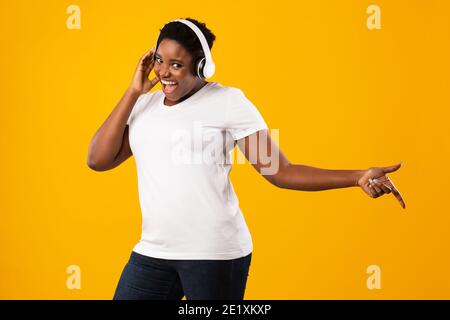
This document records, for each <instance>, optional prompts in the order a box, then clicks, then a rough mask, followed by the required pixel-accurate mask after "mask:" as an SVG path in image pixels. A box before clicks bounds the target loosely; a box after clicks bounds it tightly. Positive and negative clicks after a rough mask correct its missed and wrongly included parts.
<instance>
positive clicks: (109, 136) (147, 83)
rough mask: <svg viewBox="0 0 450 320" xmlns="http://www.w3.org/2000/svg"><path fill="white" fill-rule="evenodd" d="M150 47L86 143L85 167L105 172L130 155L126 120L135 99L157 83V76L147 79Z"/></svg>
mask: <svg viewBox="0 0 450 320" xmlns="http://www.w3.org/2000/svg"><path fill="white" fill-rule="evenodd" d="M153 50H154V49H153V48H152V49H150V50H149V51H148V52H147V53H146V54H144V56H143V57H142V58H141V59H140V60H139V63H138V65H137V67H136V70H135V72H134V75H133V80H132V81H131V84H130V86H129V88H128V89H127V90H126V91H125V93H124V95H123V96H122V98H121V99H120V101H119V103H118V104H117V105H116V107H115V108H114V109H113V111H112V112H111V114H110V115H109V116H108V118H107V119H106V120H105V122H104V123H103V124H102V126H101V127H100V128H99V129H98V130H97V132H96V133H95V134H94V137H93V138H92V140H91V142H90V144H89V150H88V157H87V160H86V163H87V165H88V166H89V168H91V169H92V170H95V171H105V170H109V169H112V168H114V167H116V166H118V165H119V164H120V163H122V162H123V161H125V160H126V159H128V158H129V157H130V156H131V154H132V153H131V149H130V146H129V141H128V130H126V129H127V120H128V117H129V116H130V114H131V110H132V109H133V107H134V105H135V104H136V101H137V99H138V98H139V96H140V95H141V94H143V93H146V92H148V91H149V90H150V89H151V88H153V87H154V86H155V85H156V83H158V81H159V79H158V78H156V77H155V78H153V79H152V80H149V79H148V75H149V74H150V71H151V70H152V68H153V64H154V62H153V59H152V54H153Z"/></svg>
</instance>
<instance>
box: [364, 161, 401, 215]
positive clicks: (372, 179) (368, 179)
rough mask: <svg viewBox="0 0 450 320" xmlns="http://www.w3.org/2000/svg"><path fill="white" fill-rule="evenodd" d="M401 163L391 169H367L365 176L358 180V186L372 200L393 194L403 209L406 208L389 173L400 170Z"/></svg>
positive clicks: (390, 167)
mask: <svg viewBox="0 0 450 320" xmlns="http://www.w3.org/2000/svg"><path fill="white" fill-rule="evenodd" d="M400 167H401V163H399V164H396V165H394V166H389V167H372V168H369V169H367V170H366V171H365V172H364V174H363V176H362V177H361V178H360V179H359V180H358V185H359V186H360V187H361V188H362V189H363V191H364V192H365V193H367V194H368V195H369V196H370V197H372V198H378V197H380V196H382V195H383V194H385V193H387V194H389V193H391V192H392V194H393V195H394V196H395V197H396V198H397V200H398V201H399V202H400V205H401V206H402V207H403V209H405V208H406V205H405V202H404V201H403V198H402V196H401V194H400V192H398V190H397V188H396V187H395V186H394V184H393V183H392V181H391V179H389V177H388V176H387V175H386V174H387V173H390V172H394V171H397V170H398V169H400Z"/></svg>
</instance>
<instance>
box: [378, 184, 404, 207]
mask: <svg viewBox="0 0 450 320" xmlns="http://www.w3.org/2000/svg"><path fill="white" fill-rule="evenodd" d="M383 184H384V185H385V186H387V187H389V188H390V189H391V190H392V194H393V195H394V196H395V197H396V198H397V200H398V202H400V205H401V206H402V208H403V209H405V208H406V204H405V201H403V198H402V195H401V194H400V192H399V191H398V190H397V188H396V187H395V186H394V184H393V183H392V181H388V182H385V183H383Z"/></svg>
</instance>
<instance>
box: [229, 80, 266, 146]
mask: <svg viewBox="0 0 450 320" xmlns="http://www.w3.org/2000/svg"><path fill="white" fill-rule="evenodd" d="M228 90H229V93H228V103H227V115H226V117H227V130H228V131H229V132H230V134H231V135H232V136H233V139H234V140H239V139H242V138H244V137H246V136H249V135H251V134H252V133H255V132H257V131H259V130H263V129H268V127H267V124H266V122H265V121H264V119H263V117H262V116H261V114H260V113H259V111H258V109H257V108H256V107H255V105H254V104H253V103H252V102H251V101H250V100H249V99H248V98H247V97H246V96H245V94H244V93H243V92H242V90H240V89H238V88H232V87H230V88H228Z"/></svg>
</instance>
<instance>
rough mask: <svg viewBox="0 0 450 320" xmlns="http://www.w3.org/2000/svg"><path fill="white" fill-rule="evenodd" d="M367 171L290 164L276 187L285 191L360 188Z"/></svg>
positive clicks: (279, 174) (278, 178) (283, 169)
mask: <svg viewBox="0 0 450 320" xmlns="http://www.w3.org/2000/svg"><path fill="white" fill-rule="evenodd" d="M365 171H366V170H329V169H320V168H315V167H310V166H305V165H298V164H290V165H287V166H285V167H282V168H280V172H279V173H278V174H277V177H276V185H277V186H278V187H280V188H283V189H294V190H303V191H320V190H327V189H337V188H347V187H356V186H358V180H359V178H360V177H361V176H362V175H363V173H364V172H365Z"/></svg>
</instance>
